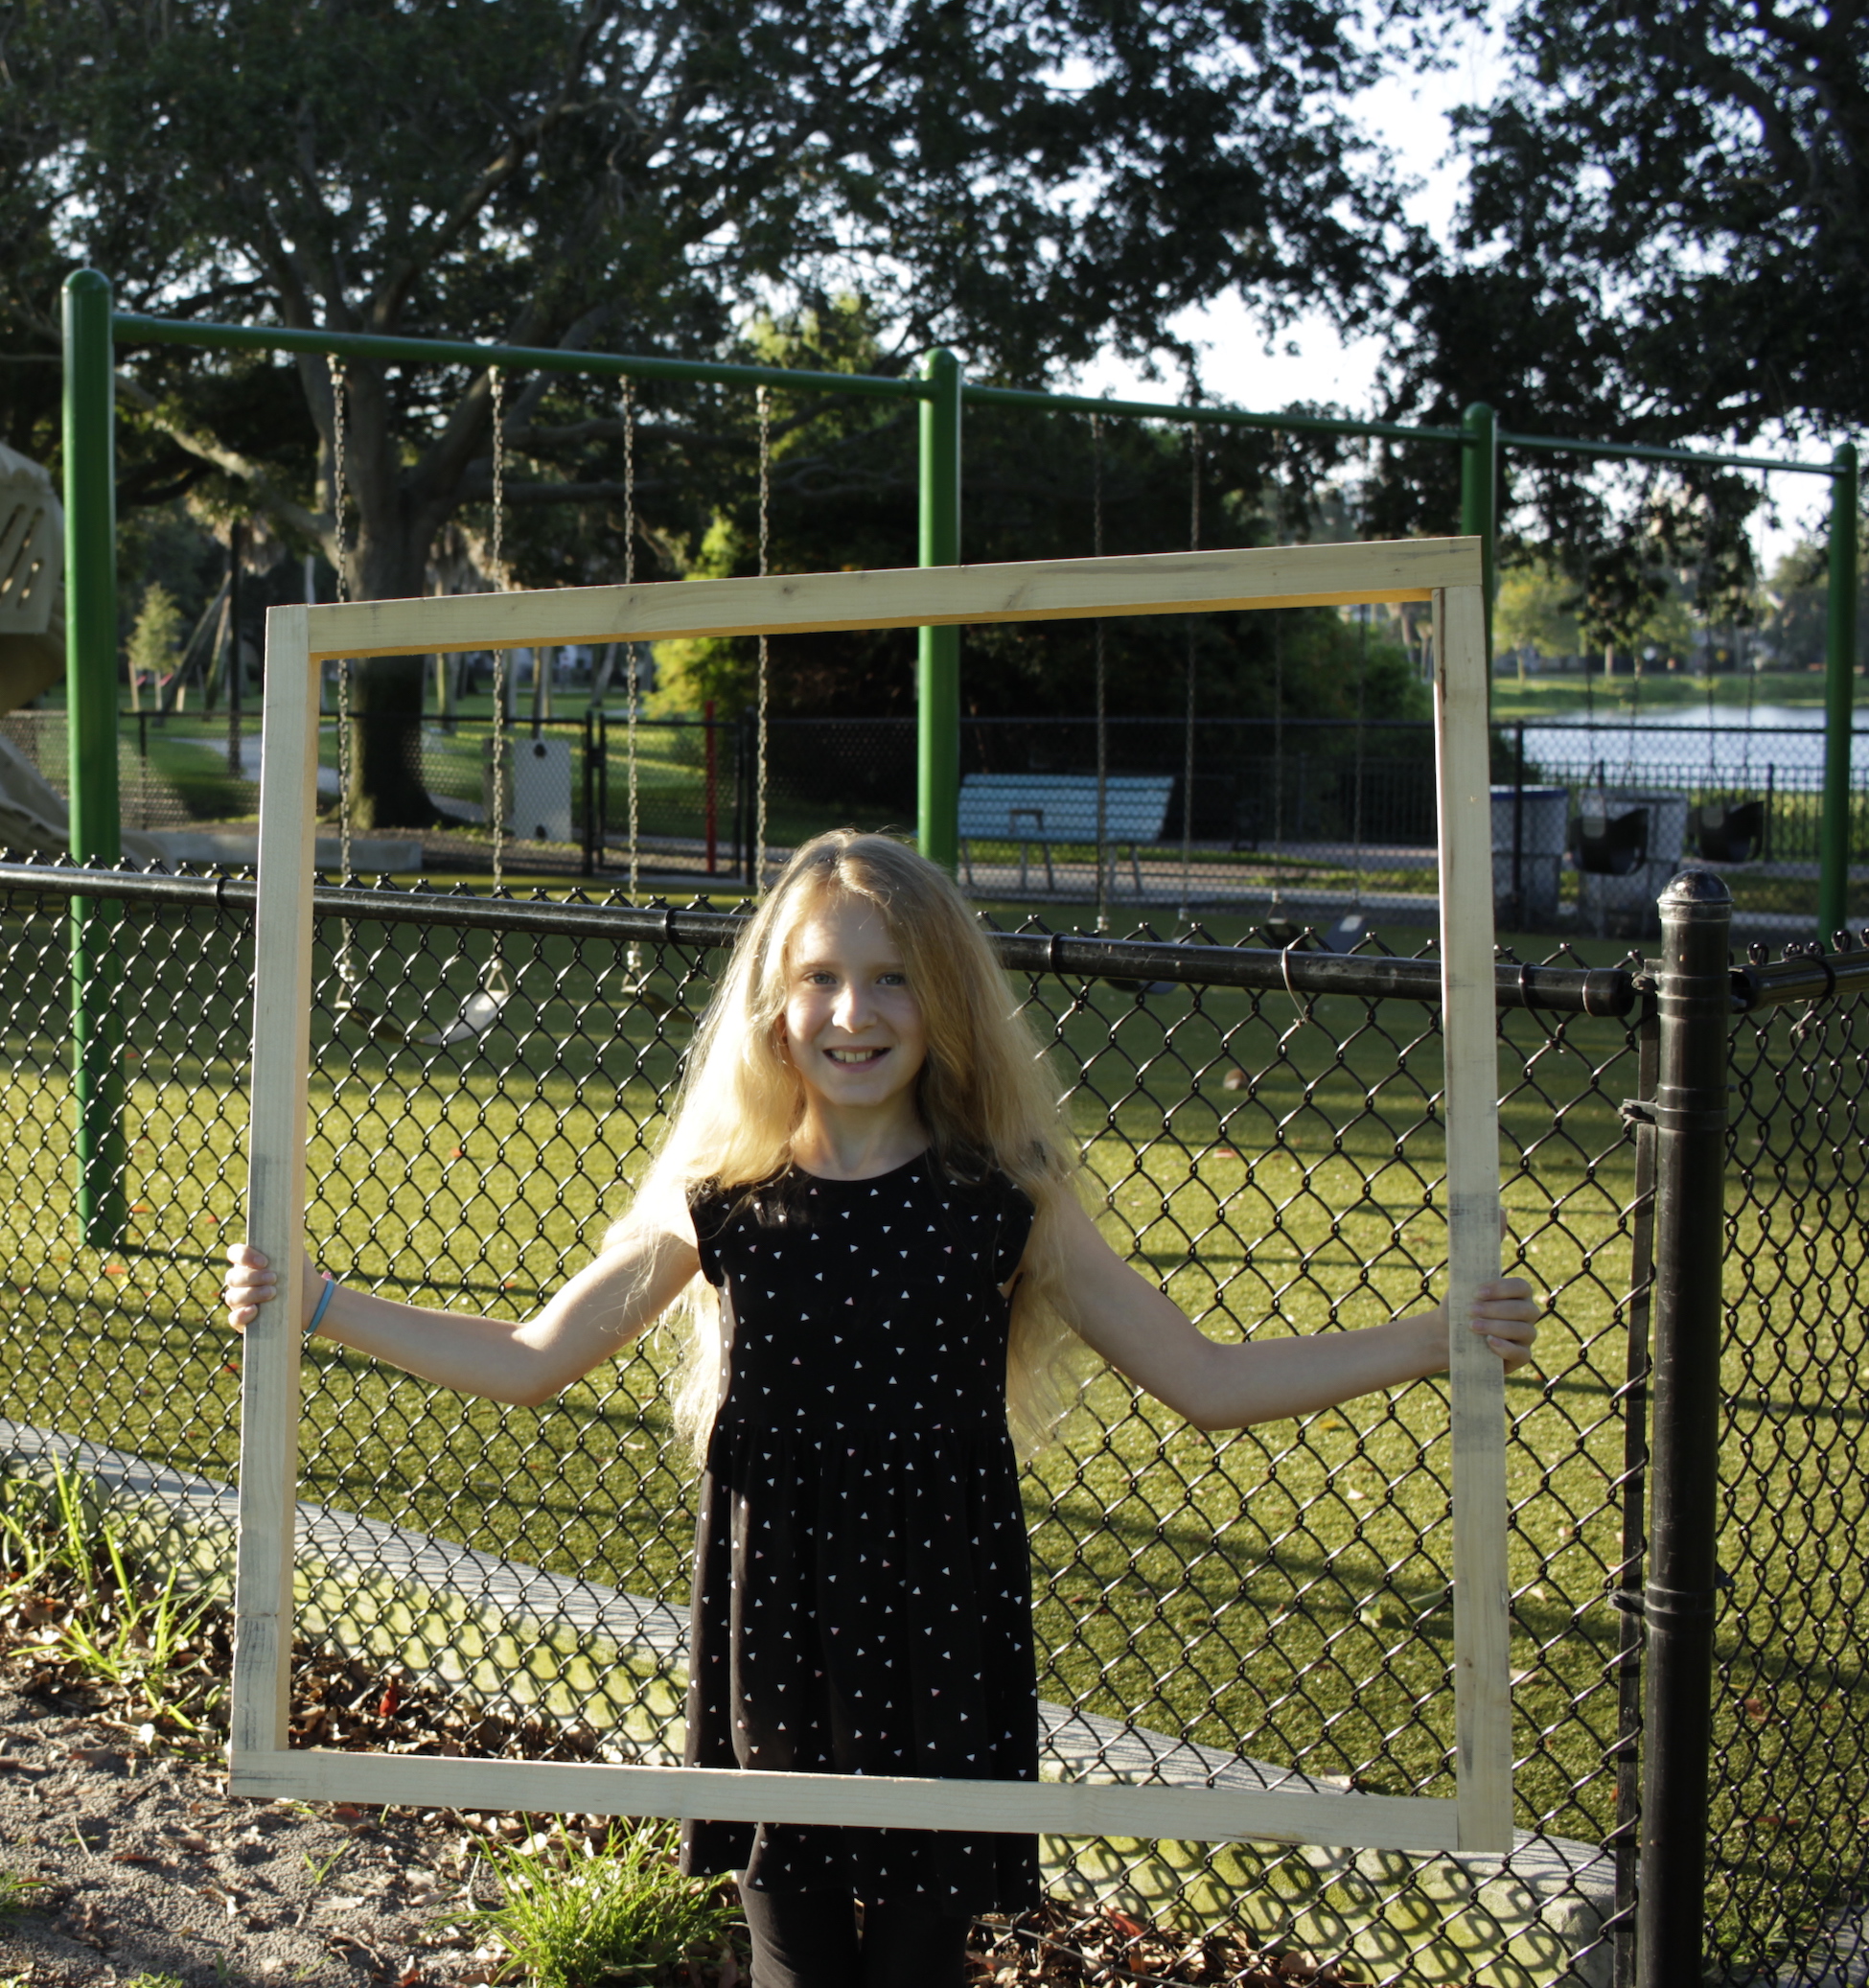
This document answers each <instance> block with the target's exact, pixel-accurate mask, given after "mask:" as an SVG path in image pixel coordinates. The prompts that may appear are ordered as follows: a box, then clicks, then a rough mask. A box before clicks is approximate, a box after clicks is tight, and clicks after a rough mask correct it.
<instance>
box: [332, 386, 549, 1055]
mask: <svg viewBox="0 0 1869 1988" xmlns="http://www.w3.org/2000/svg"><path fill="white" fill-rule="evenodd" d="M330 364H331V389H332V408H333V419H332V471H333V476H332V480H333V483H334V485H335V492H334V497H335V502H334V506H333V508H334V511H335V518H336V527H337V532H336V536H337V560H336V571H337V597H338V598H339V599H340V600H349V599H350V597H351V584H350V560H349V555H348V553H347V551H346V547H345V537H344V525H345V513H346V510H347V493H346V490H345V484H344V400H345V393H346V381H345V377H344V369H343V366H342V365H341V363H340V362H339V361H338V360H337V359H336V358H333V359H332V360H331V362H330ZM489 379H490V382H491V386H492V397H493V484H494V536H493V561H492V564H493V569H494V576H495V585H496V586H497V587H498V588H500V589H501V590H502V591H503V590H504V589H505V584H506V583H505V566H504V564H503V561H502V558H501V535H502V527H503V524H504V519H505V493H504V489H503V486H502V474H501V469H502V457H503V454H504V445H505V437H504V418H503V417H504V401H503V397H502V391H501V381H500V375H499V369H498V368H497V367H495V368H493V369H492V371H491V373H490V375H489ZM350 693H351V659H350V658H349V657H344V658H341V659H339V661H338V664H337V824H338V837H339V850H340V855H339V868H340V871H341V874H342V877H343V881H344V882H345V883H346V884H350V883H353V882H355V880H356V879H355V872H354V870H353V867H352V864H351V778H350V775H351V695H350ZM505 716H506V652H505V651H504V650H503V649H499V650H496V651H495V652H494V767H495V776H494V786H493V794H494V809H493V815H494V894H495V895H496V896H498V895H499V892H500V888H501V882H502V874H501V872H502V856H503V843H504V822H503V817H504V815H505V808H504V807H503V806H502V805H501V802H502V800H503V798H504V791H503V788H502V786H501V781H500V772H499V770H500V768H501V766H502V764H503V762H502V758H501V754H502V752H503V750H504V743H505V740H504V732H505ZM451 963H452V962H451V961H450V964H451ZM337 978H338V982H339V984H340V990H341V991H340V992H339V995H338V1000H337V1020H338V1021H339V1022H340V1023H345V1022H348V1023H351V1024H352V1025H354V1026H355V1027H357V1028H359V1029H363V1030H365V1031H366V1032H367V1033H368V1034H370V1035H372V1036H375V1037H376V1038H377V1039H378V1040H379V1041H381V1042H391V1043H400V1044H404V1045H405V1046H408V1047H411V1048H420V1049H455V1048H459V1047H461V1046H462V1045H464V1044H473V1043H478V1042H481V1041H483V1040H484V1039H485V1037H486V1036H487V1034H488V1033H489V1032H490V1031H491V1029H493V1027H494V1025H495V1023H496V1022H497V1021H498V1020H499V1018H500V1015H501V1013H502V1012H503V1010H504V1009H505V1006H506V1004H507V1003H508V1002H509V1001H510V1000H511V999H512V998H513V986H512V982H511V981H510V980H509V979H508V977H507V972H506V962H505V960H504V959H502V958H501V957H500V953H499V940H498V937H497V936H496V937H495V939H494V953H493V957H492V958H491V959H489V960H488V962H487V964H486V966H485V967H484V968H483V969H482V970H481V974H480V981H479V984H478V985H477V986H476V987H475V988H474V990H473V993H472V994H470V995H468V997H467V998H466V999H465V1000H464V1001H463V1002H462V1003H461V1005H460V1006H459V1008H458V1009H457V1010H456V1011H455V1013H454V1016H453V1018H452V1019H451V1020H450V1021H448V1022H446V1023H443V1024H442V1025H441V1026H440V1027H438V1028H437V1027H434V1026H432V1025H431V1024H429V1023H427V1022H426V1021H425V1022H400V1021H398V1020H397V1019H396V1018H395V1017H394V1016H393V1015H386V1014H382V1013H381V1012H379V1011H378V1010H377V1009H375V1008H372V1007H368V1006H364V1004H363V1003H362V1002H360V1001H359V1000H358V990H359V989H360V988H361V987H362V986H363V985H364V979H363V976H362V975H361V974H360V973H359V972H358V966H357V959H356V945H355V936H354V934H353V932H352V928H351V924H350V921H349V920H348V919H346V920H345V921H344V924H343V928H342V939H341V942H340V944H339V947H338V954H337Z"/></svg>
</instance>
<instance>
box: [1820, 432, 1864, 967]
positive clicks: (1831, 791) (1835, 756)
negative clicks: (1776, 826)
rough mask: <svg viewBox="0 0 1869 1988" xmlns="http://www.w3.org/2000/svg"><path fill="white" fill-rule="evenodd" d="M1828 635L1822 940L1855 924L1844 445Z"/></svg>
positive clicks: (1833, 506) (1837, 483) (1852, 659)
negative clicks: (1852, 921)
mask: <svg viewBox="0 0 1869 1988" xmlns="http://www.w3.org/2000/svg"><path fill="white" fill-rule="evenodd" d="M1832 461H1833V462H1834V465H1835V468H1834V474H1833V475H1832V477H1831V484H1830V490H1831V497H1830V632H1829V640H1828V642H1827V643H1826V645H1825V661H1826V668H1825V672H1824V823H1823V831H1822V843H1821V849H1820V855H1819V860H1818V868H1817V936H1818V937H1819V938H1820V939H1822V940H1823V941H1824V942H1825V943H1826V944H1828V943H1830V941H1831V935H1832V934H1833V933H1835V932H1839V931H1841V930H1842V929H1843V928H1844V927H1845V926H1847V925H1848V923H1849V921H1850V909H1849V904H1850V844H1851V841H1852V837H1851V834H1850V718H1851V705H1852V704H1853V703H1854V701H1855V696H1856V611H1857V571H1856V562H1857V539H1856V512H1857V458H1856V444H1855V443H1854V442H1845V443H1844V444H1843V445H1842V446H1841V448H1839V449H1838V450H1837V451H1836V453H1835V455H1834V457H1833V458H1832Z"/></svg>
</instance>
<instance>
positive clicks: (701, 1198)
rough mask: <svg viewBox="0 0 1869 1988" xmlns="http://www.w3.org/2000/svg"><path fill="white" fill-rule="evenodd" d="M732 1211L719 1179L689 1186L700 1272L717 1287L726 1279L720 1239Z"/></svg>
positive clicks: (690, 1215)
mask: <svg viewBox="0 0 1869 1988" xmlns="http://www.w3.org/2000/svg"><path fill="white" fill-rule="evenodd" d="M731 1211H732V1203H731V1201H730V1199H729V1197H728V1196H727V1195H726V1194H724V1193H722V1192H721V1190H720V1184H719V1182H718V1181H711V1180H704V1181H697V1182H696V1183H695V1185H694V1186H693V1187H691V1188H690V1189H689V1190H688V1219H689V1220H690V1221H692V1222H693V1223H694V1239H695V1247H696V1249H697V1250H698V1251H699V1252H700V1255H701V1274H702V1276H703V1277H704V1278H705V1279H706V1280H707V1282H708V1283H711V1284H712V1285H714V1287H715V1288H716V1289H720V1288H722V1287H723V1286H725V1284H726V1283H727V1271H726V1269H725V1268H724V1267H723V1265H722V1263H721V1253H720V1240H721V1235H722V1232H723V1231H724V1230H725V1229H726V1227H727V1216H728V1215H729V1214H730V1213H731Z"/></svg>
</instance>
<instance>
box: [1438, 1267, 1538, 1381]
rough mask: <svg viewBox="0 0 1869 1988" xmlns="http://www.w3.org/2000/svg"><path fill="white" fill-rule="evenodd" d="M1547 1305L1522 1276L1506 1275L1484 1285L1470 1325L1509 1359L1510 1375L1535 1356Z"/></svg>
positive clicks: (1492, 1346) (1476, 1301)
mask: <svg viewBox="0 0 1869 1988" xmlns="http://www.w3.org/2000/svg"><path fill="white" fill-rule="evenodd" d="M1543 1308H1544V1307H1543V1306H1541V1305H1540V1304H1539V1303H1538V1301H1537V1299H1536V1298H1535V1297H1534V1296H1533V1294H1532V1286H1531V1285H1530V1284H1529V1283H1526V1282H1525V1280H1524V1279H1523V1278H1522V1277H1502V1278H1499V1279H1497V1280H1496V1281H1495V1282H1494V1283H1483V1284H1482V1285H1481V1286H1480V1288H1479V1291H1478V1293H1477V1295H1476V1297H1475V1299H1474V1304H1473V1314H1472V1317H1471V1319H1470V1321H1469V1328H1470V1329H1471V1330H1473V1331H1475V1332H1477V1333H1478V1334H1479V1335H1480V1337H1481V1338H1482V1339H1484V1340H1485V1341H1486V1343H1487V1344H1488V1346H1489V1347H1491V1349H1492V1350H1493V1352H1496V1353H1497V1354H1498V1355H1499V1357H1500V1358H1501V1359H1502V1360H1504V1361H1505V1363H1506V1372H1507V1373H1508V1374H1510V1373H1511V1372H1512V1371H1513V1369H1514V1368H1518V1367H1522V1366H1524V1364H1525V1363H1526V1361H1527V1360H1529V1359H1530V1358H1531V1357H1532V1347H1533V1344H1534V1341H1535V1340H1536V1338H1537V1336H1538V1314H1539V1312H1540V1311H1541V1310H1542V1309H1543ZM1442 1309H1443V1311H1444V1306H1442Z"/></svg>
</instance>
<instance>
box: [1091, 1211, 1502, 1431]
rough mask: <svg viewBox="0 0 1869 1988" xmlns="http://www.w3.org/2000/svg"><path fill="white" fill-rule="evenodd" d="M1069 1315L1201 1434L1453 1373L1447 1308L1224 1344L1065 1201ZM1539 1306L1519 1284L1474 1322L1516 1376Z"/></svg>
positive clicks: (1487, 1294) (1490, 1287) (1498, 1290)
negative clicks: (1354, 1326) (1360, 1325)
mask: <svg viewBox="0 0 1869 1988" xmlns="http://www.w3.org/2000/svg"><path fill="white" fill-rule="evenodd" d="M1056 1219H1058V1220H1059V1221H1060V1222H1061V1223H1062V1225H1063V1229H1064V1237H1063V1241H1064V1269H1065V1292H1064V1306H1063V1308H1064V1311H1065V1315H1066V1316H1067V1317H1068V1318H1069V1320H1070V1321H1071V1323H1072V1325H1073V1327H1075V1328H1076V1329H1077V1331H1078V1333H1079V1335H1080V1336H1081V1337H1082V1338H1083V1339H1084V1340H1085V1341H1086V1342H1087V1343H1088V1344H1089V1345H1091V1346H1093V1347H1095V1348H1096V1351H1097V1352H1099V1353H1101V1354H1102V1355H1103V1357H1104V1358H1105V1359H1106V1360H1108V1361H1109V1362H1110V1364H1111V1366H1113V1367H1115V1368H1116V1369H1117V1370H1118V1372H1119V1373H1121V1374H1124V1375H1127V1376H1128V1377H1129V1378H1130V1379H1131V1380H1133V1381H1134V1382H1135V1383H1136V1384H1137V1386H1138V1387H1141V1388H1144V1389H1146V1390H1147V1391H1148V1393H1150V1394H1151V1395H1153V1396H1155V1398H1156V1399H1158V1400H1160V1401H1165V1403H1166V1404H1167V1405H1168V1406H1169V1407H1170V1408H1172V1409H1174V1410H1176V1412H1177V1413H1179V1414H1181V1415H1185V1416H1186V1417H1187V1418H1188V1421H1189V1422H1192V1423H1194V1425H1195V1426H1196V1427H1197V1428H1203V1429H1239V1428H1244V1427H1246V1425H1247V1424H1248V1423H1250V1422H1278V1421H1281V1420H1282V1419H1284V1418H1285V1417H1288V1416H1294V1415H1308V1414H1309V1413H1310V1412H1311V1411H1312V1410H1314V1409H1318V1408H1330V1407H1334V1406H1335V1405H1336V1404H1337V1403H1338V1402H1339V1401H1347V1400H1349V1399H1350V1398H1351V1397H1352V1396H1354V1395H1367V1394H1373V1393H1375V1392H1376V1391H1378V1390H1380V1389H1386V1388H1392V1387H1397V1386H1399V1385H1400V1384H1401V1383H1402V1382H1404V1381H1409V1380H1417V1379H1419V1378H1420V1376H1421V1375H1424V1374H1438V1373H1439V1372H1441V1370H1442V1368H1444V1367H1445V1366H1446V1364H1447V1317H1446V1307H1445V1306H1444V1305H1437V1306H1435V1307H1434V1309H1433V1310H1432V1311H1424V1312H1419V1313H1417V1314H1416V1315H1415V1316H1414V1317H1412V1318H1398V1319H1391V1320H1390V1321H1389V1323H1388V1324H1387V1325H1382V1326H1370V1327H1366V1328H1365V1329H1362V1330H1361V1331H1356V1332H1323V1333H1319V1334H1316V1335H1315V1336H1313V1337H1309V1338H1299V1339H1261V1340H1254V1341H1250V1342H1248V1343H1247V1344H1245V1345H1243V1346H1222V1345H1220V1344H1219V1343H1218V1342H1217V1341H1215V1340H1212V1339H1210V1338H1208V1336H1207V1335H1206V1334H1205V1333H1204V1332H1202V1331H1199V1330H1198V1329H1196V1328H1195V1327H1194V1326H1193V1325H1192V1323H1191V1322H1190V1321H1189V1320H1188V1316H1187V1314H1186V1313H1185V1312H1183V1311H1182V1309H1181V1307H1180V1306H1177V1305H1175V1304H1173V1303H1171V1302H1170V1301H1169V1300H1168V1299H1167V1298H1165V1297H1164V1296H1163V1294H1162V1293H1161V1292H1160V1291H1159V1290H1157V1289H1156V1288H1155V1286H1154V1285H1153V1284H1151V1283H1146V1282H1145V1281H1144V1280H1143V1279H1142V1278H1141V1277H1138V1276H1137V1274H1136V1273H1135V1271H1133V1270H1132V1269H1130V1267H1129V1265H1128V1264H1127V1263H1125V1262H1124V1261H1123V1260H1121V1258H1119V1256H1118V1255H1117V1253H1116V1252H1115V1251H1114V1250H1113V1249H1112V1248H1111V1247H1110V1245H1109V1244H1108V1243H1107V1242H1105V1241H1104V1239H1103V1237H1101V1236H1100V1235H1099V1234H1098V1233H1097V1230H1096V1223H1095V1222H1093V1221H1092V1220H1091V1218H1090V1216H1089V1215H1088V1214H1085V1213H1084V1211H1083V1210H1082V1209H1081V1208H1080V1207H1079V1206H1078V1205H1077V1202H1076V1201H1075V1199H1074V1198H1073V1199H1069V1200H1065V1199H1062V1197H1061V1201H1060V1206H1059V1212H1058V1214H1057V1217H1056ZM1537 1317H1538V1306H1537V1303H1536V1301H1535V1300H1534V1298H1533V1296H1532V1287H1531V1286H1530V1285H1529V1284H1528V1283H1525V1282H1524V1281H1523V1280H1522V1279H1520V1278H1515V1277H1509V1278H1502V1279H1501V1280H1500V1281H1499V1282H1498V1283H1490V1284H1487V1285H1485V1286H1484V1287H1483V1288H1482V1290H1481V1292H1480V1298H1479V1303H1478V1305H1477V1306H1476V1307H1475V1310H1474V1315H1473V1318H1472V1320H1471V1322H1470V1324H1471V1329H1472V1330H1473V1331H1475V1332H1478V1333H1479V1334H1480V1336H1481V1337H1482V1338H1483V1339H1485V1340H1486V1342H1487V1344H1488V1346H1490V1347H1491V1348H1492V1350H1493V1351H1494V1352H1496V1353H1498V1355H1499V1356H1500V1358H1501V1359H1502V1360H1504V1361H1505V1363H1506V1368H1507V1371H1508V1372H1509V1373H1510V1372H1511V1369H1512V1368H1514V1367H1517V1366H1519V1365H1521V1364H1522V1363H1523V1362H1524V1361H1525V1360H1526V1359H1528V1358H1529V1357H1530V1356H1531V1352H1532V1342H1533V1339H1534V1336H1535V1334H1536V1331H1537Z"/></svg>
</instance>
